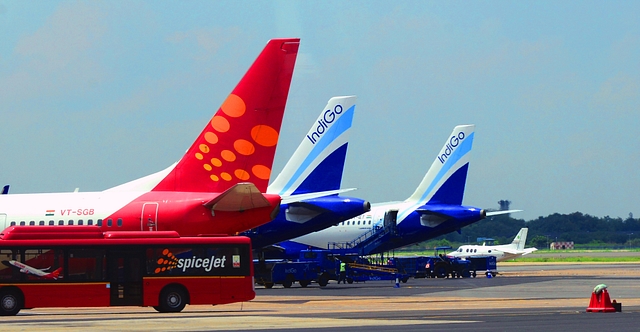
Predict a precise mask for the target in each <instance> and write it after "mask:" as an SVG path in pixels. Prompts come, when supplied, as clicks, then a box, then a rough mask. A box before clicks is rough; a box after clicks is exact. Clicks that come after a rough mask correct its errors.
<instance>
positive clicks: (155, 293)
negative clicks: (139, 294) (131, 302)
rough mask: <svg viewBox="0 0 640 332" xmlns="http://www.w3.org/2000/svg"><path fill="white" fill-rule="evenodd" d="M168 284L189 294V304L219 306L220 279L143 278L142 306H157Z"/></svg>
mask: <svg viewBox="0 0 640 332" xmlns="http://www.w3.org/2000/svg"><path fill="white" fill-rule="evenodd" d="M169 284H176V285H181V286H183V287H184V288H186V289H187V291H188V292H189V299H190V304H220V277H185V278H176V277H173V278H158V277H156V278H144V289H143V294H144V300H143V303H144V304H143V305H144V306H151V307H153V306H157V305H158V302H159V298H160V292H162V289H163V288H164V287H166V286H167V285H169Z"/></svg>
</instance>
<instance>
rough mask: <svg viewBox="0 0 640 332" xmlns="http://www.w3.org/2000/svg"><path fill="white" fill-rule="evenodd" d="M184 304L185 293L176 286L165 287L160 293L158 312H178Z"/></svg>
mask: <svg viewBox="0 0 640 332" xmlns="http://www.w3.org/2000/svg"><path fill="white" fill-rule="evenodd" d="M185 305H187V294H186V293H185V292H184V291H183V290H182V289H180V288H178V287H167V288H165V289H164V290H162V292H161V293H160V305H159V308H160V310H158V311H160V312H180V311H182V309H184V306H185ZM156 310H157V309H156Z"/></svg>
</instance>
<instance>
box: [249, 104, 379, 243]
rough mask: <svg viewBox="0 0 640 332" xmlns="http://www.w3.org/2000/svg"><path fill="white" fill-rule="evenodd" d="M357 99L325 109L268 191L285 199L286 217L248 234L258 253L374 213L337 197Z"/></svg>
mask: <svg viewBox="0 0 640 332" xmlns="http://www.w3.org/2000/svg"><path fill="white" fill-rule="evenodd" d="M355 101H356V97H355V96H347V97H333V98H331V99H329V101H328V102H327V105H326V106H325V107H324V109H322V112H321V113H320V116H319V117H318V119H317V120H316V121H315V122H314V123H313V125H312V126H311V129H310V130H309V132H308V133H307V135H306V136H305V137H304V138H303V139H302V142H300V145H299V146H298V148H297V149H296V151H295V152H294V154H293V156H292V157H291V159H289V161H288V162H287V164H286V165H285V167H284V168H283V169H282V172H280V174H279V175H278V177H277V178H276V179H275V180H274V181H273V183H271V185H269V188H268V189H267V193H271V194H278V195H280V196H282V197H283V202H282V204H281V208H280V213H279V214H278V216H277V217H276V218H275V219H274V220H273V221H271V222H269V223H267V224H265V225H262V226H260V227H257V228H254V229H252V230H250V231H247V232H244V233H243V234H242V235H245V236H248V237H250V238H251V243H252V246H253V248H254V249H260V248H263V247H266V246H269V245H273V244H276V243H278V242H281V241H285V240H289V239H292V238H295V237H298V236H302V235H305V234H308V233H311V232H315V231H319V230H322V229H325V228H327V227H330V226H332V225H335V224H337V223H339V222H341V221H344V220H347V219H349V218H353V217H355V216H358V215H360V214H362V213H364V212H367V211H369V209H370V208H371V204H370V203H369V202H368V201H365V200H362V199H360V198H353V197H345V196H339V195H337V194H338V193H340V192H344V191H350V190H352V189H344V190H340V184H341V182H342V172H343V170H344V163H345V160H346V157H347V146H348V144H349V142H348V133H349V129H350V128H351V124H352V121H353V114H354V112H355V107H356V105H355ZM319 192H321V193H333V195H328V196H324V197H319V198H308V199H304V200H299V201H297V202H291V203H289V202H288V197H289V196H291V197H294V198H297V199H298V198H303V197H306V196H307V195H313V194H314V193H319Z"/></svg>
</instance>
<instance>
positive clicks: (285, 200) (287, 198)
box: [282, 188, 356, 204]
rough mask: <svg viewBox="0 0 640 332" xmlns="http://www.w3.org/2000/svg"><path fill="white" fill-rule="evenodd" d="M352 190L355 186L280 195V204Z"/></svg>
mask: <svg viewBox="0 0 640 332" xmlns="http://www.w3.org/2000/svg"><path fill="white" fill-rule="evenodd" d="M354 190H356V188H347V189H337V190H328V191H319V192H315V193H308V194H300V195H291V196H282V204H289V203H295V202H300V201H304V200H306V199H312V198H318V197H325V196H330V195H336V194H342V193H346V192H349V191H354Z"/></svg>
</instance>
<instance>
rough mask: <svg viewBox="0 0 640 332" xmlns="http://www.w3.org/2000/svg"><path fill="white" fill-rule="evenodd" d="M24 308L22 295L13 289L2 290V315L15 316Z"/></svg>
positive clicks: (0, 304) (0, 305) (0, 291)
mask: <svg viewBox="0 0 640 332" xmlns="http://www.w3.org/2000/svg"><path fill="white" fill-rule="evenodd" d="M21 307H22V295H21V294H20V292H18V291H15V290H13V289H8V290H0V315H2V316H15V315H17V314H18V312H19V311H20V308H21Z"/></svg>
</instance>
